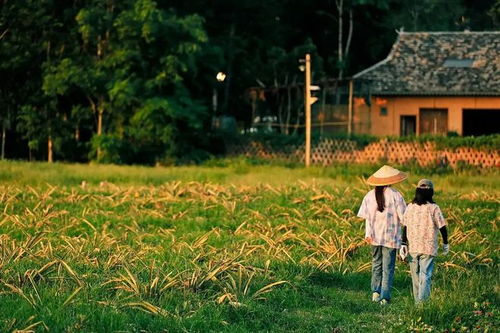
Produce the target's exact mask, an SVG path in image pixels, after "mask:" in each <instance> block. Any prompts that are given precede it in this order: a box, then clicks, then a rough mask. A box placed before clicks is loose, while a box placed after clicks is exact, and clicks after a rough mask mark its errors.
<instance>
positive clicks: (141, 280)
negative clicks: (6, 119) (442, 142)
mask: <svg viewBox="0 0 500 333" xmlns="http://www.w3.org/2000/svg"><path fill="white" fill-rule="evenodd" d="M375 169H376V166H362V165H337V166H334V167H330V168H311V169H303V168H300V167H298V166H288V167H287V166H279V165H256V163H253V162H252V161H246V160H241V159H237V160H226V161H220V162H213V161H212V162H211V163H210V164H209V165H205V166H197V167H196V166H189V167H175V168H174V167H173V168H148V167H136V166H122V167H118V166H109V165H74V164H54V165H48V164H44V163H33V164H28V163H22V162H1V163H0V181H1V186H0V212H2V216H1V217H0V331H2V332H4V331H14V330H16V329H18V330H22V329H27V330H29V329H32V330H35V331H40V332H43V331H45V330H49V329H50V331H57V332H58V331H71V332H73V331H96V332H109V331H132V332H139V331H141V330H143V331H150V332H158V331H162V330H166V331H189V332H207V331H217V332H219V331H223V332H255V331H273V332H274V331H276V332H289V331H296V332H304V331H312V332H332V331H334V332H382V331H384V332H402V331H412V330H413V331H424V330H434V331H439V332H441V331H444V330H449V331H450V332H451V331H452V329H455V330H456V331H461V330H462V331H478V332H483V331H485V330H487V329H489V331H490V332H492V331H494V330H495V327H499V324H500V323H499V317H498V304H499V302H498V301H499V300H498V295H499V279H498V278H499V276H498V272H499V270H498V250H499V237H498V236H499V235H498V221H499V210H498V204H499V197H500V196H499V195H500V191H499V190H498V189H499V188H500V176H499V173H498V171H496V170H489V171H487V170H486V171H485V170H482V171H473V170H468V171H464V172H461V173H453V172H449V171H446V172H440V173H439V174H426V173H425V170H419V169H416V170H410V171H411V172H410V178H409V181H408V182H406V183H403V184H400V185H398V186H397V188H398V189H399V190H401V192H402V193H403V194H404V196H405V198H406V199H407V200H410V199H411V197H412V195H413V191H414V190H413V185H414V184H415V183H416V182H417V181H418V179H420V178H421V177H426V178H431V179H432V180H433V181H434V183H435V186H436V187H437V193H436V196H435V199H436V201H437V202H438V203H439V204H440V206H441V208H442V209H443V212H444V214H445V217H446V218H447V220H448V223H449V229H450V235H451V237H450V239H451V250H452V252H451V254H450V255H449V256H448V257H446V258H443V257H438V259H437V262H438V264H437V267H436V271H435V274H434V278H433V291H432V299H431V301H430V302H429V303H428V304H427V305H426V306H425V307H423V308H417V307H415V306H414V305H413V302H412V298H411V295H410V288H411V280H410V277H409V273H408V266H407V264H405V263H403V262H400V261H399V262H398V263H397V268H396V277H395V282H394V290H393V302H392V304H391V305H390V306H388V307H385V308H381V307H380V306H379V305H378V304H373V303H371V302H370V301H369V300H370V290H369V281H370V272H369V270H370V267H369V261H370V254H369V248H368V247H367V246H366V245H364V244H363V242H362V237H363V222H362V221H360V220H359V219H357V218H356V217H355V212H356V211H357V209H358V207H359V204H360V202H361V199H362V197H363V195H364V194H365V192H366V191H367V190H368V187H367V186H366V185H365V184H364V183H363V180H362V177H367V176H368V175H370V173H371V172H373V171H374V170H375ZM82 181H85V182H86V185H85V186H81V183H82ZM367 264H368V265H367ZM274 283H275V285H273V284H274ZM266 286H267V287H266ZM262 288H264V290H262Z"/></svg>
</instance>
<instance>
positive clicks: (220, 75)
mask: <svg viewBox="0 0 500 333" xmlns="http://www.w3.org/2000/svg"><path fill="white" fill-rule="evenodd" d="M215 78H216V79H217V81H219V82H223V81H224V80H225V79H226V73H224V72H219V73H217V76H216V77H215Z"/></svg>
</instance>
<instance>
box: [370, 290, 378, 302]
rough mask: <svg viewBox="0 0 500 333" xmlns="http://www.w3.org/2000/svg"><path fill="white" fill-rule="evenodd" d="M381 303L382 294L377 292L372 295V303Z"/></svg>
mask: <svg viewBox="0 0 500 333" xmlns="http://www.w3.org/2000/svg"><path fill="white" fill-rule="evenodd" d="M378 301H380V294H379V293H377V292H375V293H373V294H372V302H378Z"/></svg>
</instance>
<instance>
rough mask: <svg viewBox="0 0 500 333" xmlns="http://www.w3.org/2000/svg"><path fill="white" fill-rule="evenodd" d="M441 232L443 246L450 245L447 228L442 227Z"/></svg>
mask: <svg viewBox="0 0 500 333" xmlns="http://www.w3.org/2000/svg"><path fill="white" fill-rule="evenodd" d="M439 232H440V233H441V237H443V244H448V229H446V226H443V227H441V228H440V229H439Z"/></svg>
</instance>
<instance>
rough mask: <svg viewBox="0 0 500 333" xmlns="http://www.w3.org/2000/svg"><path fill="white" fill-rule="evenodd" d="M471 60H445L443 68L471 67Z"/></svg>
mask: <svg viewBox="0 0 500 333" xmlns="http://www.w3.org/2000/svg"><path fill="white" fill-rule="evenodd" d="M473 62H474V60H473V59H451V58H450V59H446V60H445V61H444V64H443V66H444V67H448V68H466V67H472V63H473Z"/></svg>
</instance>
